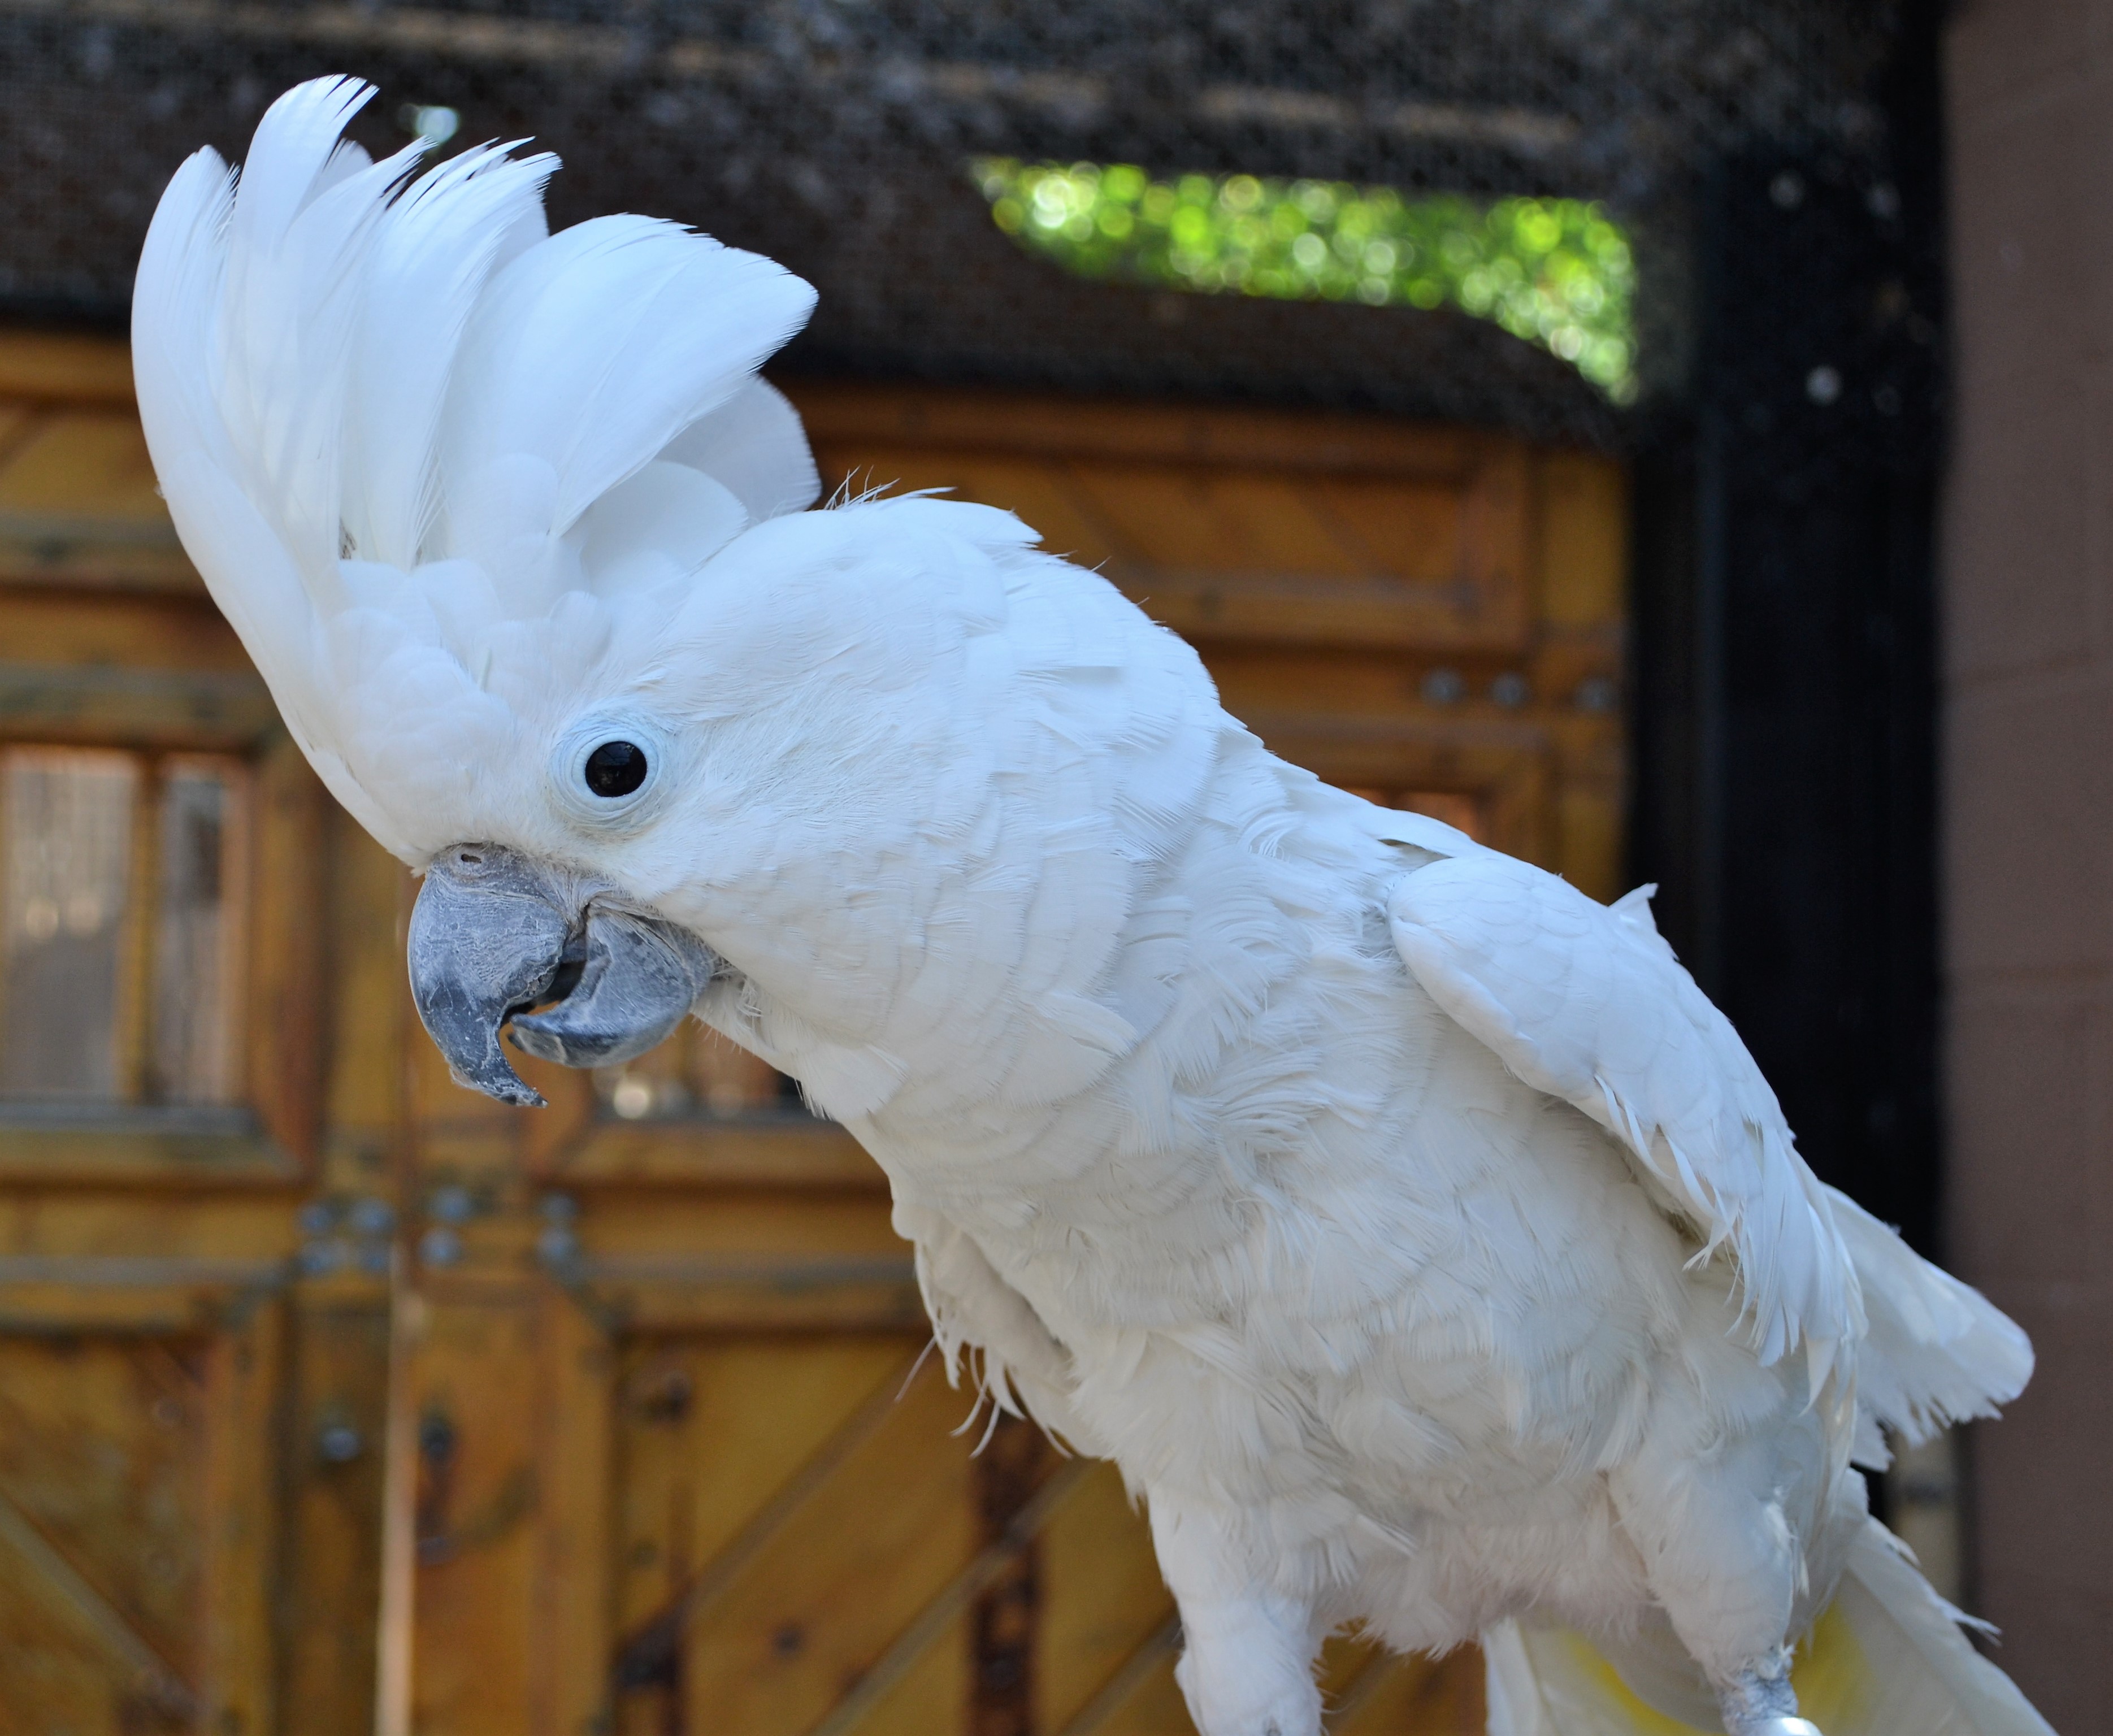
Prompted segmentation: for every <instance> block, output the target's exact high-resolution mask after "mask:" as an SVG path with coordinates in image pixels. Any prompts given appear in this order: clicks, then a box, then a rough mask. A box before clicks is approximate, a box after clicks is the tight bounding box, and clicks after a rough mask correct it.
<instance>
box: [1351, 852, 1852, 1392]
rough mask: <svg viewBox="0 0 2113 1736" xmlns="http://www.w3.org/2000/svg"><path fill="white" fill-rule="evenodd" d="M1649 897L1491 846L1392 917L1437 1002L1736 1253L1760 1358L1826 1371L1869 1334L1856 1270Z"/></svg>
mask: <svg viewBox="0 0 2113 1736" xmlns="http://www.w3.org/2000/svg"><path fill="white" fill-rule="evenodd" d="M1648 898H1649V891H1648V889H1645V891H1644V892H1643V893H1641V894H1640V893H1631V894H1630V895H1629V896H1628V897H1627V898H1624V899H1623V900H1622V902H1620V903H1619V904H1618V905H1615V906H1613V907H1607V906H1604V905H1601V904H1597V903H1595V902H1593V901H1592V900H1591V899H1590V898H1586V897H1585V895H1584V894H1583V893H1580V892H1578V891H1577V890H1576V889H1574V888H1572V887H1571V886H1569V885H1567V884H1564V882H1563V881H1562V880H1560V879H1557V878H1556V877H1555V876H1554V875H1549V874H1545V873H1543V872H1542V871H1541V870H1540V869H1537V868H1535V867H1532V866H1529V865H1528V864H1527V863H1524V862H1519V861H1513V860H1512V859H1511V858H1509V857H1502V856H1497V855H1495V854H1493V853H1489V852H1476V853H1474V854H1472V855H1463V856H1459V857H1452V858H1450V859H1448V860H1444V861H1435V862H1432V863H1431V864H1429V865H1427V866H1424V867H1422V868H1419V869H1417V870H1414V871H1413V872H1412V873H1409V874H1408V875H1404V876H1403V878H1402V879H1400V880H1399V882H1398V883H1396V884H1395V886H1394V890H1393V893H1392V895H1391V897H1390V898H1389V900H1388V911H1387V914H1388V918H1389V921H1390V925H1391V926H1392V929H1393V933H1394V945H1395V948H1397V950H1398V951H1399V953H1400V954H1401V958H1402V962H1403V964H1405V965H1406V966H1408V971H1409V973H1410V974H1411V975H1412V976H1414V977H1415V979H1416V980H1417V982H1418V983H1419V984H1422V987H1423V988H1424V989H1425V990H1426V992H1427V993H1428V994H1430V995H1431V998H1432V999H1434V1000H1435V1001H1436V1002H1437V1003H1438V1004H1439V1005H1440V1007H1443V1008H1444V1011H1445V1012H1447V1013H1448V1014H1449V1015H1450V1016H1452V1017H1453V1018H1454V1020H1455V1021H1458V1023H1459V1024H1460V1025H1461V1026H1463V1027H1465V1028H1466V1029H1467V1030H1468V1031H1469V1032H1470V1033H1471V1034H1472V1035H1474V1036H1475V1037H1476V1038H1477V1039H1479V1040H1480V1041H1481V1042H1482V1043H1484V1044H1486V1045H1487V1046H1488V1047H1489V1048H1490V1049H1491V1050H1493V1051H1494V1052H1495V1054H1496V1055H1497V1057H1498V1058H1499V1060H1501V1061H1502V1062H1504V1065H1505V1067H1508V1069H1509V1070H1510V1071H1512V1072H1513V1074H1514V1075H1516V1076H1517V1077H1518V1078H1519V1079H1521V1080H1523V1081H1525V1082H1526V1083H1527V1085H1531V1086H1532V1087H1534V1089H1535V1090H1540V1091H1545V1092H1547V1093H1548V1094H1549V1095H1550V1096H1553V1097H1559V1098H1561V1099H1563V1100H1564V1101H1566V1102H1568V1103H1572V1104H1574V1105H1575V1106H1576V1107H1577V1108H1579V1109H1581V1110H1582V1111H1583V1112H1585V1113H1586V1115H1588V1116H1590V1117H1591V1118H1592V1120H1594V1121H1595V1122H1598V1123H1599V1124H1600V1126H1602V1127H1604V1128H1605V1129H1606V1131H1608V1132H1609V1133H1610V1134H1612V1135H1613V1136H1614V1138H1615V1139H1616V1140H1618V1142H1619V1143H1620V1144H1621V1145H1622V1147H1623V1148H1624V1149H1626V1150H1627V1153H1628V1154H1629V1155H1630V1157H1631V1158H1632V1160H1633V1161H1634V1163H1635V1164H1636V1167H1637V1169H1638V1170H1639V1172H1641V1176H1643V1178H1644V1179H1645V1181H1646V1183H1647V1185H1649V1186H1650V1187H1651V1188H1652V1189H1653V1190H1654V1193H1655V1194H1656V1195H1657V1196H1658V1197H1659V1199H1660V1201H1661V1203H1662V1204H1664V1205H1667V1206H1668V1207H1670V1208H1672V1209H1673V1211H1674V1212H1676V1213H1678V1214H1679V1215H1681V1216H1682V1217H1686V1219H1688V1220H1689V1221H1690V1222H1691V1223H1692V1225H1693V1227H1695V1230H1696V1231H1697V1232H1698V1233H1699V1234H1700V1237H1701V1239H1702V1243H1703V1245H1702V1249H1701V1251H1700V1253H1699V1254H1697V1256H1696V1258H1697V1259H1698V1260H1703V1259H1709V1258H1710V1257H1712V1256H1713V1255H1714V1254H1716V1253H1717V1252H1718V1249H1728V1250H1729V1251H1730V1254H1731V1257H1732V1261H1733V1262H1734V1264H1735V1265H1736V1269H1737V1272H1738V1275H1739V1285H1740V1297H1741V1304H1742V1306H1743V1308H1744V1309H1745V1310H1746V1313H1747V1314H1748V1315H1749V1316H1750V1318H1751V1322H1752V1332H1753V1342H1754V1345H1755V1349H1756V1350H1758V1351H1759V1354H1760V1357H1761V1359H1762V1360H1763V1361H1764V1363H1773V1362H1774V1361H1776V1360H1777V1359H1778V1358H1780V1357H1782V1355H1785V1354H1786V1353H1787V1351H1789V1350H1792V1349H1793V1348H1795V1347H1796V1345H1798V1344H1799V1343H1800V1341H1802V1342H1803V1343H1804V1344H1805V1345H1806V1347H1807V1350H1808V1354H1809V1355H1810V1356H1811V1358H1812V1359H1813V1363H1814V1379H1815V1381H1816V1380H1818V1379H1819V1378H1821V1377H1823V1373H1824V1370H1825V1368H1826V1367H1827V1365H1828V1363H1829V1361H1830V1360H1831V1359H1832V1349H1833V1346H1834V1345H1836V1344H1837V1343H1838V1342H1840V1341H1842V1340H1843V1339H1845V1338H1848V1339H1854V1338H1855V1337H1856V1336H1860V1334H1861V1332H1862V1331H1863V1328H1864V1320H1863V1312H1862V1302H1861V1297H1860V1293H1859V1291H1858V1286H1857V1282H1856V1277H1855V1272H1854V1269H1853V1268H1852V1267H1851V1263H1850V1260H1849V1256H1848V1253H1847V1251H1846V1248H1845V1247H1844V1245H1843V1243H1842V1240H1841V1232H1840V1230H1839V1228H1838V1227H1837V1224H1836V1222H1835V1221H1834V1214H1833V1213H1832V1210H1831V1208H1830V1207H1829V1204H1828V1199H1827V1197H1826V1195H1825V1192H1824V1190H1823V1189H1822V1187H1821V1186H1820V1184H1819V1180H1818V1179H1817V1178H1816V1177H1815V1176H1814V1175H1813V1173H1812V1172H1811V1171H1810V1169H1808V1168H1807V1167H1805V1162H1804V1160H1803V1159H1802V1158H1800V1157H1799V1155H1798V1154H1797V1148H1796V1142H1795V1140H1793V1138H1792V1136H1791V1131H1790V1128H1789V1126H1788V1125H1787V1123H1786V1122H1785V1121H1784V1119H1783V1114H1782V1108H1781V1107H1780V1106H1779V1105H1778V1103H1777V1102H1776V1097H1775V1093H1774V1092H1773V1091H1772V1090H1769V1089H1768V1081H1767V1080H1764V1078H1762V1076H1761V1071H1760V1069H1759V1067H1757V1066H1756V1065H1755V1062H1754V1058H1753V1057H1752V1056H1751V1055H1750V1054H1749V1053H1747V1051H1746V1045H1745V1044H1743V1043H1741V1041H1740V1040H1739V1038H1738V1034H1737V1033H1736V1031H1734V1030H1732V1026H1731V1022H1730V1021H1728V1020H1727V1019H1726V1018H1725V1016H1724V1015H1723V1013H1721V1012H1718V1010H1717V1008H1716V1007H1714V1006H1712V1005H1711V1004H1710V1003H1709V999H1708V998H1707V997H1706V996H1705V995H1704V994H1703V993H1702V991H1701V990H1700V989H1699V988H1697V987H1696V986H1695V980H1694V978H1692V977H1691V976H1690V975H1688V974H1687V972H1686V971H1685V970H1684V969H1682V966H1681V965H1680V964H1679V962H1678V961H1677V960H1676V959H1675V958H1674V957H1673V951H1672V948H1669V947H1668V946H1667V945H1666V943H1665V942H1664V940H1663V939H1662V938H1661V937H1660V936H1659V934H1658V931H1657V930H1656V929H1655V928H1654V926H1653V925H1652V924H1651V921H1650V907H1649V903H1648Z"/></svg>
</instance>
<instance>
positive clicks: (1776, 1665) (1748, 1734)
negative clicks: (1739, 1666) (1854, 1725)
mask: <svg viewBox="0 0 2113 1736" xmlns="http://www.w3.org/2000/svg"><path fill="white" fill-rule="evenodd" d="M1717 1701H1718V1705H1719V1706H1722V1707H1723V1713H1724V1733H1725V1736H1820V1731H1819V1725H1815V1724H1814V1723H1812V1722H1811V1721H1810V1720H1808V1719H1804V1718H1800V1717H1799V1716H1798V1715H1797V1694H1796V1690H1795V1689H1793V1688H1791V1685H1790V1651H1789V1648H1788V1647H1778V1649H1777V1650H1776V1651H1774V1652H1773V1653H1772V1654H1770V1656H1768V1658H1766V1659H1765V1660H1764V1661H1762V1662H1761V1663H1759V1664H1758V1665H1755V1667H1754V1668H1753V1669H1751V1670H1741V1671H1740V1673H1739V1674H1737V1675H1736V1677H1734V1678H1733V1679H1732V1684H1731V1686H1730V1687H1728V1688H1725V1689H1724V1690H1723V1692H1722V1693H1719V1694H1718V1697H1717Z"/></svg>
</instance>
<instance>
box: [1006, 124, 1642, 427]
mask: <svg viewBox="0 0 2113 1736" xmlns="http://www.w3.org/2000/svg"><path fill="white" fill-rule="evenodd" d="M970 174H971V175H972V176H974V180H975V181H976V184H977V185H978V186H979V187H980V188H981V189H982V190H983V197H984V198H985V199H988V201H989V202H990V207H991V216H992V217H993V220H994V221H995V222H997V226H998V227H999V228H1000V229H1002V230H1003V231H1005V232H1006V234H1007V235H1011V237H1012V238H1013V239H1014V240H1016V241H1018V242H1019V243H1020V244H1022V245H1023V246H1025V247H1026V248H1027V249H1029V251H1030V252H1034V253H1038V254H1043V256H1045V257H1046V258H1051V259H1053V260H1055V261H1056V262H1057V263H1058V264H1060V265H1061V266H1063V267H1065V268H1066V270H1067V271H1070V272H1076V273H1077V274H1078V275H1079V276H1084V277H1104V278H1120V279H1124V280H1126V281H1130V282H1133V283H1144V284H1156V285H1159V286H1162V287H1166V288H1169V289H1176V290H1197V291H1202V292H1204V293H1230V294H1237V295H1266V296H1271V297H1273V298H1276V299H1281V300H1290V301H1299V300H1326V301H1353V300H1354V301H1362V302H1366V303H1368V304H1371V305H1373V306H1383V305H1385V304H1390V303H1405V304H1408V305H1409V306H1412V307H1417V308H1437V307H1442V306H1451V307H1454V308H1459V309H1460V310H1461V311H1462V312H1463V313H1469V314H1472V315H1473V316H1474V317H1475V318H1477V319H1487V320H1492V321H1494V322H1495V323H1496V324H1498V325H1499V326H1501V327H1503V328H1504V330H1505V331H1508V332H1510V333H1511V334H1512V335H1513V336H1514V337H1522V338H1524V339H1526V340H1527V341H1528V342H1530V343H1534V344H1537V345H1540V347H1541V348H1542V349H1546V350H1549V352H1551V353H1552V354H1555V355H1558V356H1560V357H1561V358H1562V359H1563V360H1564V361H1566V362H1568V363H1570V364H1571V365H1572V367H1574V368H1577V371H1578V372H1580V373H1581V374H1582V375H1583V376H1584V377H1586V379H1588V380H1590V381H1591V382H1592V383H1593V384H1594V385H1595V386H1598V387H1599V388H1600V390H1601V391H1604V393H1606V395H1608V396H1609V398H1611V399H1613V400H1614V401H1615V402H1616V403H1618V404H1627V403H1628V402H1630V401H1632V400H1633V399H1634V398H1635V396H1636V372H1635V364H1636V337H1635V328H1634V320H1633V316H1632V303H1633V301H1634V299H1635V294H1636V265H1635V261H1634V259H1633V258H1632V255H1631V254H1630V250H1629V244H1628V239H1627V236H1626V235H1624V234H1623V233H1622V230H1621V228H1620V226H1618V225H1617V224H1615V223H1613V222H1611V221H1609V219H1608V217H1606V216H1605V215H1604V213H1603V212H1601V210H1600V207H1599V206H1598V205H1596V204H1592V203H1587V202H1586V201H1583V200H1580V199H1500V200H1498V201H1497V202H1496V203H1493V204H1481V203H1476V202H1474V201H1472V200H1469V199H1462V198H1459V197H1457V196H1454V195H1451V194H1443V195H1439V196H1435V197H1432V198H1424V199H1416V198H1408V197H1404V196H1403V194H1401V193H1399V192H1398V191H1397V190H1395V189H1394V188H1392V187H1360V186H1355V185H1351V184H1350V183H1349V182H1347V181H1321V180H1262V179H1259V178H1257V176H1253V175H1183V176H1178V177H1176V178H1175V179H1174V180H1152V179H1151V178H1150V177H1149V176H1147V175H1146V173H1145V171H1143V170H1142V169H1140V168H1138V167H1135V166H1134V165H1132V164H1130V163H1109V164H1106V165H1102V164H1099V163H1091V162H1077V163H1072V164H1070V166H1069V167H1066V166H1065V165H1062V164H1060V163H1024V162H1020V161H1019V160H1018V159H1017V158H1011V157H985V158H978V159H976V160H975V161H974V162H972V163H971V164H970Z"/></svg>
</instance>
